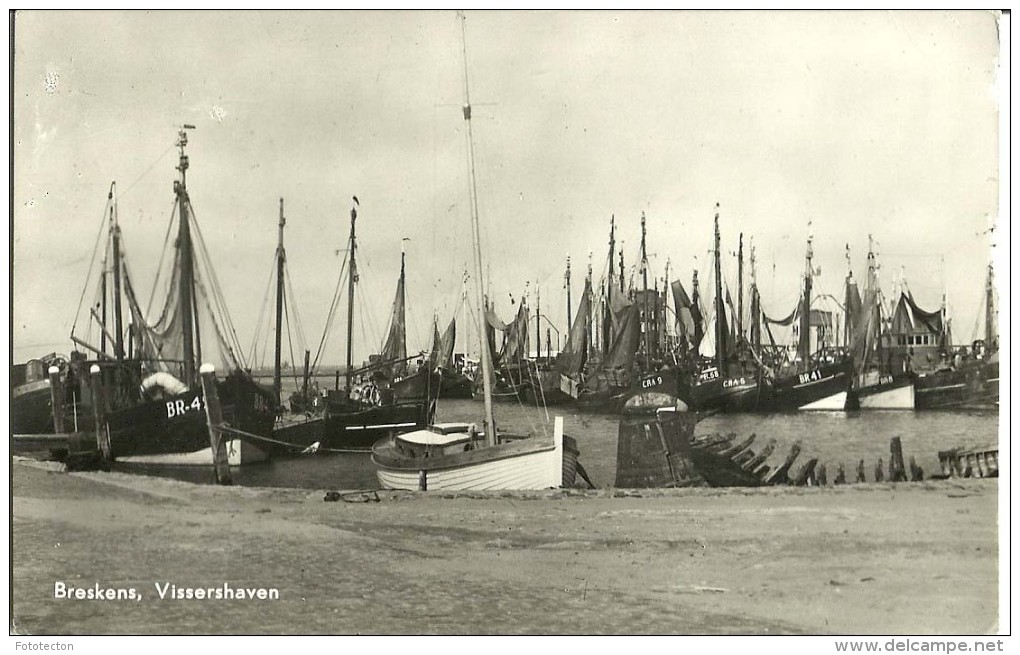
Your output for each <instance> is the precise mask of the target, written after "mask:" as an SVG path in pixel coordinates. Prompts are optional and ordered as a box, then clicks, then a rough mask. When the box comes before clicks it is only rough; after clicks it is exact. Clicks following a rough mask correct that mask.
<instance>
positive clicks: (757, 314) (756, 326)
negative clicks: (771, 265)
mask: <svg viewBox="0 0 1020 655" xmlns="http://www.w3.org/2000/svg"><path fill="white" fill-rule="evenodd" d="M750 292H751V347H752V348H753V349H754V352H756V353H758V352H760V351H761V306H760V303H761V300H760V298H759V296H758V272H757V267H756V266H755V256H754V237H751V290H750Z"/></svg>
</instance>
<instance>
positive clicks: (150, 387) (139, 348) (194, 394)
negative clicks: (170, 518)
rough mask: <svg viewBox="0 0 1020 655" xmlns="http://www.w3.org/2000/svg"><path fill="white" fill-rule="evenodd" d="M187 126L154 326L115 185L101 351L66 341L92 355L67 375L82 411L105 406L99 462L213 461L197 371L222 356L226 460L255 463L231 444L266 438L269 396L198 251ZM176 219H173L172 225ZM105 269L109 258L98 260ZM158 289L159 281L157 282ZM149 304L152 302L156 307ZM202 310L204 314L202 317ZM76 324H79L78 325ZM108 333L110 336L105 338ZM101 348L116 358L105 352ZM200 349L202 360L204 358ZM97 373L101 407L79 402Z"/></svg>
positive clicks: (258, 453)
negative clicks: (124, 233) (138, 288)
mask: <svg viewBox="0 0 1020 655" xmlns="http://www.w3.org/2000/svg"><path fill="white" fill-rule="evenodd" d="M190 129H193V126H190V125H185V126H183V127H182V128H181V129H180V131H179V133H178V140H177V147H178V150H179V164H178V166H177V170H178V171H179V172H180V175H179V178H178V179H177V180H175V181H174V194H175V204H174V216H176V217H177V218H178V231H177V238H176V240H175V242H174V244H173V259H172V262H173V263H172V266H171V271H170V275H169V276H168V280H167V295H166V298H165V299H164V300H163V302H162V305H161V306H159V305H157V307H161V308H160V310H159V313H158V314H157V317H156V319H155V320H154V321H150V320H148V319H147V312H146V311H144V310H143V309H142V308H141V305H140V303H139V302H138V298H137V296H136V294H135V291H134V288H133V286H132V282H131V277H130V276H129V275H128V269H127V266H126V262H125V259H124V257H123V249H122V243H121V236H120V227H119V225H118V224H117V222H116V200H115V198H114V188H115V186H114V185H111V192H110V216H111V219H110V220H111V223H110V235H111V242H112V248H113V266H112V270H110V271H107V270H106V268H105V266H104V274H103V276H102V281H101V287H102V290H103V300H102V303H101V304H102V307H103V316H102V317H100V316H99V315H98V314H97V313H96V310H95V309H94V308H92V309H91V310H90V314H91V316H92V318H94V319H96V320H97V322H98V323H99V328H100V330H101V332H102V335H103V339H102V344H101V345H100V346H99V347H95V346H93V345H91V344H89V343H88V342H87V341H86V340H83V339H79V338H77V337H76V336H75V335H74V329H73V328H72V335H71V338H72V341H74V343H75V344H76V345H79V346H82V347H84V348H86V349H87V350H90V351H92V352H93V353H94V354H95V355H96V356H97V359H96V360H95V361H92V362H90V361H88V358H87V357H85V356H84V355H83V353H80V352H79V353H73V355H76V356H73V357H72V369H73V370H74V371H76V372H77V375H76V377H77V379H78V383H79V386H80V387H81V388H82V391H83V393H82V396H83V398H84V400H85V402H86V403H89V404H92V403H96V402H101V403H102V404H103V406H104V410H105V411H104V415H105V423H106V426H105V427H106V430H105V432H106V434H107V438H106V440H105V441H106V443H105V444H104V445H103V449H102V450H103V451H104V452H103V454H104V456H106V457H107V458H109V459H114V460H120V461H138V462H156V463H166V464H191V463H196V464H197V463H201V464H205V465H208V464H209V462H211V461H212V457H211V449H210V439H209V432H208V426H207V417H206V411H205V400H204V396H203V393H202V389H201V385H200V384H199V378H198V368H199V363H200V362H201V361H203V359H205V360H206V361H209V360H212V359H213V358H214V355H216V354H218V355H219V358H220V362H221V364H222V366H223V369H225V370H226V371H227V373H226V375H225V376H223V378H222V379H221V380H219V381H218V382H217V391H218V394H219V398H220V400H221V402H222V406H223V416H224V420H225V422H226V423H227V424H228V425H229V426H230V427H231V428H232V429H233V430H235V431H237V432H235V433H232V436H230V437H229V438H227V439H226V442H227V443H226V448H227V452H228V453H229V454H230V461H231V463H234V464H240V463H247V462H249V461H254V460H261V459H264V458H265V456H266V451H265V450H263V449H261V448H259V447H258V446H257V445H256V444H255V443H254V442H252V441H249V440H248V439H242V438H240V437H238V436H237V435H238V434H240V433H246V434H249V435H251V436H253V437H256V438H265V437H269V435H270V433H271V431H272V425H273V419H274V417H275V415H276V407H277V404H276V399H275V398H274V396H273V393H272V391H270V390H269V389H265V388H263V387H261V386H260V385H258V384H256V383H255V382H254V381H253V380H252V378H251V377H250V376H249V375H248V374H247V373H245V372H244V370H245V368H246V367H245V364H244V362H243V360H242V359H241V352H240V347H239V346H238V344H237V342H236V335H235V333H234V329H233V326H232V324H231V323H230V319H229V315H227V313H226V306H225V302H224V299H223V296H222V293H221V292H220V288H219V283H218V282H217V281H216V278H215V275H214V272H213V269H212V266H211V261H210V259H209V256H208V253H207V251H206V248H205V245H204V244H203V243H202V241H201V235H200V232H199V228H198V223H197V220H196V218H195V212H194V209H193V208H192V205H191V199H190V196H189V194H188V189H187V184H186V180H187V170H188V165H189V161H188V156H187V155H186V154H185V147H186V146H187V143H188V138H187V130H190ZM172 220H173V218H171V221H172ZM167 234H168V236H169V235H170V232H169V231H168V232H167ZM103 261H104V265H105V263H106V258H105V257H104V259H103ZM107 272H109V273H112V277H113V282H114V285H113V299H114V303H113V306H114V317H113V318H114V321H113V325H112V326H110V325H108V324H106V321H105V319H106V318H107V317H106V306H107V297H108V296H107V284H106V280H107V275H106V273H107ZM157 281H158V278H157ZM122 291H123V295H124V296H126V299H127V301H128V308H129V311H130V315H131V326H130V328H131V329H130V330H129V334H128V339H127V340H126V346H127V347H126V348H125V338H124V337H125V331H124V326H123V317H122V311H121V296H122ZM154 299H155V297H154ZM202 309H204V310H205V311H200V310H202ZM76 323H77V319H76ZM111 330H112V333H111ZM107 339H109V341H110V342H111V343H112V345H113V353H112V354H110V353H109V352H107V348H106V342H107ZM203 347H204V350H203ZM92 365H96V366H98V367H99V368H100V374H101V375H102V378H103V398H102V399H96V398H91V395H90V394H86V393H84V390H85V388H86V387H88V385H87V384H82V382H84V381H87V380H88V373H87V371H88V370H89V369H91V368H92Z"/></svg>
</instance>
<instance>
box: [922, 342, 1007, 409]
mask: <svg viewBox="0 0 1020 655" xmlns="http://www.w3.org/2000/svg"><path fill="white" fill-rule="evenodd" d="M914 400H915V407H916V408H917V409H925V410H931V409H943V410H991V411H997V410H998V409H999V355H998V353H995V354H993V355H992V356H991V357H989V358H988V360H987V361H986V360H971V361H966V362H962V363H961V364H960V365H959V366H954V367H953V368H946V369H941V370H936V371H932V372H930V373H921V374H918V375H917V376H916V377H915V378H914Z"/></svg>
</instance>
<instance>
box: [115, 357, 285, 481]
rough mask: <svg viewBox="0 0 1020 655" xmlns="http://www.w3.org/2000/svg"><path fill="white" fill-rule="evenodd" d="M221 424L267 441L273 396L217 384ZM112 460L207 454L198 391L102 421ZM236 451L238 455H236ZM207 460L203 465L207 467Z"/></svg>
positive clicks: (235, 382) (234, 382)
mask: <svg viewBox="0 0 1020 655" xmlns="http://www.w3.org/2000/svg"><path fill="white" fill-rule="evenodd" d="M216 384H217V391H218V394H219V396H220V401H221V403H222V407H223V419H224V421H225V422H226V423H228V424H229V425H230V426H231V427H233V428H235V429H238V430H241V431H244V432H248V433H251V434H253V435H263V436H269V435H270V434H271V432H272V427H273V421H274V419H275V415H276V411H275V404H274V401H273V395H272V392H271V391H269V390H267V389H263V388H261V387H259V386H258V385H256V384H255V383H254V382H252V381H251V380H250V379H248V378H245V377H243V376H238V375H230V376H228V377H227V378H225V379H224V380H219V381H217V383H216ZM106 424H107V430H108V432H109V437H110V454H111V456H112V457H113V459H115V460H116V459H125V458H136V460H135V461H137V458H140V457H151V456H160V455H181V454H191V453H198V452H200V451H203V450H207V449H208V448H209V429H208V423H207V420H206V414H205V402H204V400H203V398H202V392H201V391H200V390H189V391H186V392H184V393H181V394H177V395H174V396H170V397H167V398H164V399H161V400H152V401H148V402H143V403H140V404H138V405H135V406H133V407H128V408H125V409H121V410H119V411H114V412H110V413H109V414H107V416H106ZM238 450H240V449H238ZM211 462H212V457H211V455H210V457H209V459H207V460H205V461H204V462H202V463H203V464H209V463H211Z"/></svg>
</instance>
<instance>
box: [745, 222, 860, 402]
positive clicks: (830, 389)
mask: <svg viewBox="0 0 1020 655" xmlns="http://www.w3.org/2000/svg"><path fill="white" fill-rule="evenodd" d="M811 242H812V237H811V236H808V241H807V255H806V257H805V273H804V280H803V282H804V284H803V292H802V296H801V299H800V301H799V303H798V305H797V308H796V309H795V310H794V313H793V314H791V316H790V317H789V318H787V319H784V320H783V321H770V322H771V323H772V324H780V325H784V324H785V325H789V324H791V323H792V322H793V321H794V320H796V321H797V323H798V328H799V334H798V341H797V355H796V357H795V359H794V360H793V361H773V362H772V367H770V369H769V370H767V371H766V375H764V376H763V377H762V378H761V381H760V384H761V385H762V386H763V387H764V388H763V390H762V392H761V393H759V395H758V401H757V403H756V405H755V411H757V412H784V411H796V410H827V411H843V410H844V409H845V408H846V400H847V393H848V392H849V390H850V381H851V375H852V368H853V367H852V364H853V362H852V360H851V358H850V357H848V356H847V355H846V353H845V352H841V351H839V350H837V349H833V348H826V347H824V346H823V345H822V340H821V339H819V340H818V341H819V343H818V346H817V347H816V348H812V344H811V341H812V340H811V335H812V328H813V327H818V326H819V325H823V326H825V327H828V325H827V324H828V316H827V315H825V314H823V313H822V312H817V313H816V312H815V311H814V310H812V309H811V301H812V296H811V293H812V278H813V277H814V275H815V274H816V273H815V270H814V268H813V266H812V263H811V259H812V247H811ZM773 371H775V373H773Z"/></svg>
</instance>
